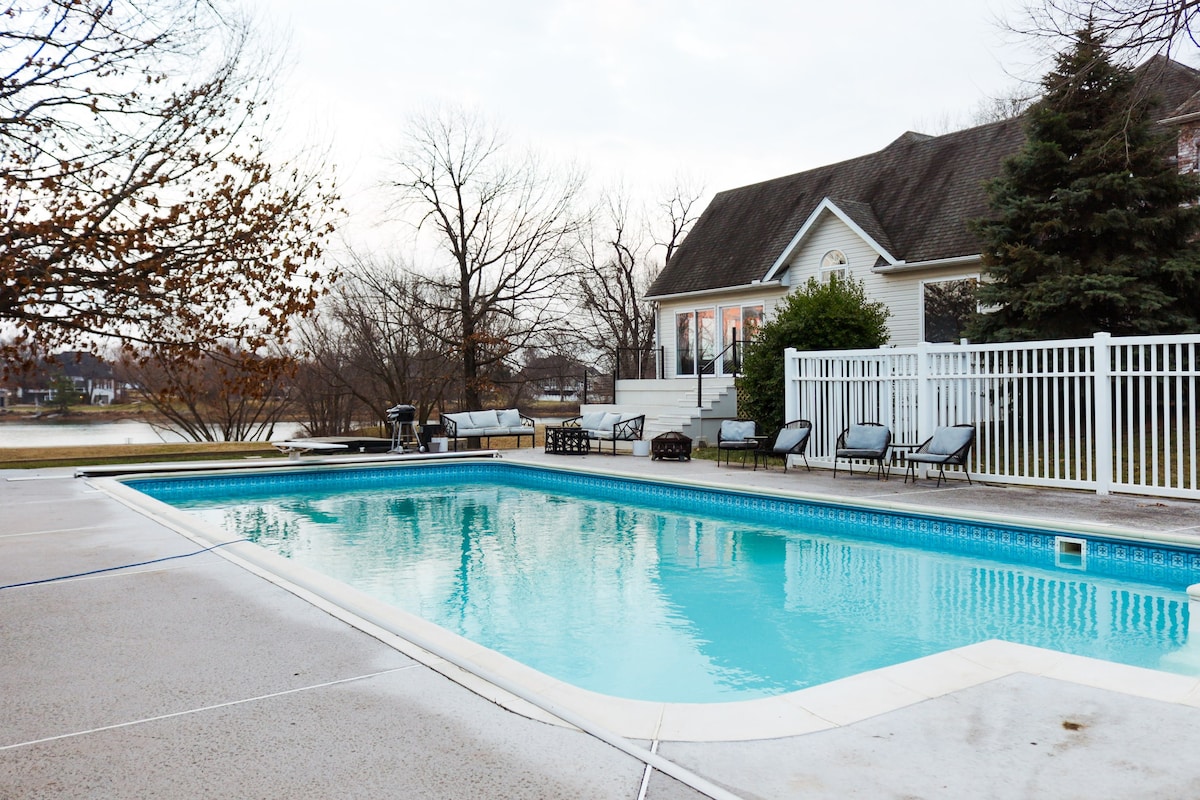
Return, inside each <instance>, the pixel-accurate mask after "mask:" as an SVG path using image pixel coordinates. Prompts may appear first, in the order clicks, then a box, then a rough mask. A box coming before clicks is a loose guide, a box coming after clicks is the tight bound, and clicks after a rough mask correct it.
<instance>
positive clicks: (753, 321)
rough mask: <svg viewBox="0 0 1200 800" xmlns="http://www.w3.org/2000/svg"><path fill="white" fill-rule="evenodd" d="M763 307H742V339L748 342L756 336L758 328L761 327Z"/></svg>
mask: <svg viewBox="0 0 1200 800" xmlns="http://www.w3.org/2000/svg"><path fill="white" fill-rule="evenodd" d="M762 321H763V307H762V306H746V307H745V308H743V309H742V339H743V340H745V341H747V342H749V341H753V340H754V338H755V337H756V336H758V329H759V328H761V327H762Z"/></svg>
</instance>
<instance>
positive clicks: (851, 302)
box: [739, 277, 891, 431]
mask: <svg viewBox="0 0 1200 800" xmlns="http://www.w3.org/2000/svg"><path fill="white" fill-rule="evenodd" d="M890 315H891V312H890V311H889V310H888V309H887V307H886V306H885V305H884V304H883V303H880V302H876V301H872V300H868V299H867V295H866V291H865V290H864V288H863V284H862V282H861V281H854V280H849V279H846V280H839V279H838V278H836V277H834V278H831V279H830V281H829V282H828V283H820V282H818V281H817V280H816V279H815V278H810V279H809V281H808V283H807V284H805V285H804V287H803V288H802V289H801V290H800V291H798V292H795V293H793V294H790V295H788V296H787V297H786V298H785V299H784V301H783V302H782V303H781V304H780V305H779V306H778V307H776V309H775V311H774V313H773V314H772V315H771V316H770V318H769V319H768V320H767V321H766V322H765V323H764V324H763V326H762V328H761V329H760V330H759V332H758V335H757V336H756V337H755V338H754V341H752V342H750V343H749V344H748V345H747V346H746V354H745V358H744V359H743V360H742V377H741V379H740V386H741V388H742V392H741V395H742V398H743V403H742V406H741V408H740V409H739V412H740V413H741V414H742V416H746V417H750V418H751V419H753V420H754V421H755V422H757V423H758V427H759V429H760V430H762V431H774V430H777V429H779V428H780V427H782V426H783V423H784V422H785V421H786V420H785V419H784V418H783V414H784V408H783V351H784V349H785V348H788V347H794V348H796V349H797V350H857V349H862V348H869V347H879V346H881V345H883V344H885V343H887V340H888V327H887V319H888V317H889V316H890Z"/></svg>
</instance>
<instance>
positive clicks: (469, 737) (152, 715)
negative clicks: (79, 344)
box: [0, 450, 1200, 800]
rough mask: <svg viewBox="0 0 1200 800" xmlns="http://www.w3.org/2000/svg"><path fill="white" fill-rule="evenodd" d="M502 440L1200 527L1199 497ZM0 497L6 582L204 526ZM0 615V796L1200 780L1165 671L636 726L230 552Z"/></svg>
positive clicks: (854, 792)
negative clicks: (1099, 493)
mask: <svg viewBox="0 0 1200 800" xmlns="http://www.w3.org/2000/svg"><path fill="white" fill-rule="evenodd" d="M503 457H504V458H506V459H512V460H517V461H522V462H530V463H544V464H555V465H567V466H569V465H572V464H575V465H579V466H582V467H585V468H588V469H613V470H617V471H620V472H625V473H631V474H646V475H653V476H661V477H667V478H683V479H690V480H697V481H704V482H708V483H722V484H727V485H730V486H747V487H753V488H756V489H780V490H785V491H793V492H797V491H798V492H804V493H811V494H820V495H830V496H839V497H850V498H861V499H864V500H872V501H884V502H896V503H902V504H905V505H912V506H914V507H918V508H925V509H930V510H948V511H954V510H963V511H970V512H988V513H994V514H1005V515H1011V517H1012V518H1013V519H1014V520H1015V519H1018V518H1025V519H1031V520H1045V521H1049V522H1055V521H1064V522H1069V523H1072V524H1091V525H1096V526H1111V527H1112V528H1115V529H1120V530H1128V531H1137V532H1144V533H1149V534H1170V535H1173V536H1183V537H1188V536H1196V537H1197V541H1198V542H1200V503H1191V502H1185V501H1173V500H1161V499H1157V498H1135V497H1127V496H1110V497H1096V496H1094V495H1088V494H1081V493H1069V492H1057V491H1037V490H1027V489H1015V488H1008V487H996V486H975V487H967V486H965V485H964V484H962V483H961V482H959V481H955V482H953V483H952V484H951V485H950V487H949V488H947V487H946V486H943V487H942V488H941V489H935V488H934V486H933V482H932V481H930V482H927V483H926V482H922V483H921V484H919V485H918V486H916V487H914V486H913V485H911V484H909V485H907V486H906V485H904V484H903V483H902V482H901V480H900V479H899V477H898V476H896V475H893V478H892V480H890V481H876V480H874V479H873V478H867V477H864V476H861V475H856V476H853V477H847V476H844V475H839V477H838V478H837V479H836V481H835V480H834V479H833V478H832V476H831V474H830V473H828V472H825V471H820V470H814V471H813V472H812V473H806V472H804V471H803V470H802V469H801V470H798V471H797V470H792V471H790V472H789V473H787V474H786V475H785V474H784V473H783V472H782V470H781V469H779V467H778V466H775V467H774V468H772V469H771V470H770V471H769V472H766V471H763V470H761V469H760V470H758V471H752V470H751V469H750V468H749V467H747V468H745V469H742V468H741V467H740V466H739V465H737V464H736V463H735V464H734V465H733V466H732V467H726V466H724V465H721V466H719V467H718V466H716V465H714V463H713V462H711V461H694V462H691V463H676V462H652V461H650V460H649V459H646V458H633V457H630V456H617V457H612V456H598V455H589V456H583V457H576V456H546V455H545V454H544V453H542V452H541V451H540V450H523V451H504V453H503ZM0 515H2V516H0V519H2V520H3V522H0V585H3V586H7V585H9V584H14V583H21V582H25V581H30V580H38V579H42V578H50V577H56V576H62V575H70V574H76V573H82V572H87V571H90V570H96V569H102V568H107V567H112V566H118V565H122V564H133V563H137V562H143V561H150V560H152V559H157V558H164V557H168V556H175V555H181V554H184V553H190V552H194V551H195V550H196V549H197V548H196V546H195V545H194V544H193V543H192V542H190V541H188V540H187V539H184V538H182V537H181V536H180V535H179V534H177V533H175V532H174V531H172V530H170V529H168V528H167V527H165V526H163V525H162V524H160V523H159V522H158V521H156V520H154V519H150V518H148V517H146V516H143V515H142V514H140V513H137V512H136V511H133V510H132V509H129V508H127V507H125V506H124V505H122V504H120V503H119V502H117V501H116V500H114V499H113V498H111V497H110V496H108V495H107V494H104V493H101V492H98V491H96V490H95V489H94V488H93V487H92V486H91V485H90V484H89V483H88V482H87V481H85V480H81V479H75V478H72V477H71V471H70V470H37V471H5V472H0ZM0 631H3V638H2V639H0V641H3V648H2V649H0V797H5V798H7V797H106V798H108V797H150V796H154V797H189V798H190V797H217V796H220V797H231V796H236V797H339V798H341V797H450V798H454V797H597V798H609V797H612V798H630V799H631V800H635V799H636V798H638V797H642V796H644V797H648V798H685V797H704V796H713V795H720V796H736V797H745V798H758V797H763V798H766V797H770V798H776V797H778V798H782V797H853V796H870V797H897V798H899V797H997V798H1005V797H1013V798H1016V797H1030V796H1038V795H1052V796H1058V797H1084V796H1087V797H1106V798H1118V797H1130V798H1132V797H1146V796H1154V797H1191V796H1197V795H1200V766H1197V765H1196V760H1195V757H1194V745H1193V744H1192V742H1193V740H1194V737H1195V731H1196V729H1197V726H1198V724H1200V708H1197V704H1198V703H1200V698H1198V697H1197V696H1195V695H1194V694H1193V695H1190V696H1176V695H1174V694H1171V693H1170V692H1168V693H1165V694H1159V693H1156V692H1154V691H1147V686H1146V684H1153V683H1155V682H1156V681H1158V680H1159V676H1162V675H1163V674H1162V673H1152V672H1149V671H1135V672H1136V673H1137V675H1136V677H1137V679H1136V681H1135V682H1136V683H1137V684H1139V685H1129V686H1127V687H1124V686H1122V685H1121V683H1120V682H1119V681H1116V682H1112V681H1108V679H1106V678H1104V679H1097V680H1089V679H1087V678H1086V676H1085V677H1084V679H1083V682H1080V680H1078V679H1066V678H1063V677H1050V676H1049V675H1048V674H1045V673H1043V674H1035V673H1033V672H1027V671H1020V670H1018V671H1014V672H1009V673H1007V674H1004V675H1002V676H999V677H996V678H994V679H991V680H986V681H983V682H976V683H972V684H971V685H969V686H965V687H964V688H961V689H959V690H957V691H951V692H949V693H937V694H936V695H935V696H928V697H926V698H925V699H921V698H916V699H914V700H913V701H912V702H908V703H905V704H904V705H902V706H900V707H896V708H894V709H893V710H890V711H885V712H883V713H878V714H874V715H870V716H866V717H858V718H855V715H850V718H849V719H848V720H847V721H844V722H843V723H842V724H837V720H836V719H833V720H831V721H832V722H833V723H834V724H833V725H832V726H829V727H826V728H825V729H823V730H819V731H816V732H813V733H807V734H804V735H799V736H787V737H782V738H774V739H765V740H756V741H743V742H720V741H718V742H703V743H701V742H683V741H679V740H675V739H671V738H669V737H665V738H664V739H663V740H662V741H659V742H656V743H652V742H649V741H637V742H634V743H633V745H634V746H635V747H634V749H633V750H632V751H623V750H621V749H618V748H616V747H614V746H612V745H611V744H609V743H606V742H605V741H603V740H601V739H600V738H597V737H596V736H593V735H589V734H586V733H582V732H580V731H578V730H574V729H570V728H565V727H562V726H555V725H549V724H546V723H545V722H538V721H534V720H531V719H528V718H526V717H524V716H521V715H518V714H515V713H512V712H509V711H505V710H504V709H502V708H500V707H498V706H497V705H495V704H494V703H492V702H491V701H489V700H486V699H484V698H483V697H481V696H479V695H477V694H475V693H472V692H471V691H469V690H467V689H465V688H463V687H462V686H460V685H459V684H457V683H454V682H452V681H450V680H447V679H446V678H445V677H443V676H442V675H441V674H439V673H438V672H436V671H434V670H432V669H430V668H429V667H426V666H424V665H422V664H420V663H419V662H417V661H415V660H413V659H411V658H409V657H408V656H406V655H404V654H403V653H401V652H400V651H398V650H397V649H396V648H394V647H391V646H389V644H387V642H386V641H385V640H384V639H381V638H376V637H373V636H370V635H368V634H367V633H364V632H362V631H360V630H357V629H355V628H352V627H350V626H349V625H347V624H346V623H344V622H342V621H341V620H339V619H337V618H335V617H334V616H332V615H331V614H329V613H327V611H326V610H325V609H323V608H322V607H320V606H319V605H314V604H311V603H310V602H308V601H306V599H304V598H302V597H299V596H297V595H295V594H292V593H290V592H287V591H285V590H284V589H282V588H280V587H279V586H276V585H275V584H273V583H270V582H268V581H266V580H263V579H262V578H261V577H259V576H258V575H255V574H253V573H251V572H248V571H246V570H244V569H242V568H241V567H239V566H237V565H235V564H233V563H231V562H230V561H228V560H226V559H224V558H222V557H221V556H220V555H219V554H218V553H217V552H207V553H202V554H198V555H194V556H191V557H187V558H179V559H176V560H171V561H162V562H158V563H154V564H147V565H145V566H142V567H132V568H129V569H125V570H120V571H115V572H105V573H99V574H96V575H92V576H88V577H80V578H76V579H72V580H66V581H59V582H54V583H44V584H37V585H33V586H25V587H19V588H12V589H5V590H3V591H0ZM1126 674H1128V673H1126ZM1076 677H1077V676H1076ZM1102 677H1103V676H1101V678H1102ZM1174 678H1176V676H1165V682H1166V683H1167V684H1172V683H1174V681H1173V680H1172V679H1174ZM1180 680H1185V681H1186V680H1188V679H1180ZM1096 684H1099V685H1096ZM1175 685H1176V686H1178V685H1179V684H1175ZM1147 694H1149V695H1150V696H1146V695H1147ZM851 704H852V698H848V699H847V700H846V701H845V706H843V707H842V710H843V711H844V709H845V708H846V707H848V706H849V705H851ZM826 713H827V715H828V717H830V718H836V717H837V716H838V715H839V708H830V709H828V710H827V712H826ZM639 750H640V751H641V752H646V753H649V751H651V750H653V751H655V755H654V758H650V759H646V758H642V757H640V756H639ZM647 760H651V761H654V763H655V768H652V769H650V770H647V768H646V764H645V762H646V761H647ZM663 762H666V763H665V764H664V763H663ZM671 765H675V766H676V767H677V769H672V768H671ZM672 772H673V773H674V774H675V777H672V776H671V774H669V773H672ZM689 784H691V785H689ZM694 787H699V789H697V788H694Z"/></svg>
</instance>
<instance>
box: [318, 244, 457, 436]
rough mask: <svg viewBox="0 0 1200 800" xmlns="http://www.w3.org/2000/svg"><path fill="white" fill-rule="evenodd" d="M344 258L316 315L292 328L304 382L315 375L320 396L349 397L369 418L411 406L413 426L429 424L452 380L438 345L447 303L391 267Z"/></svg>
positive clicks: (451, 366)
mask: <svg viewBox="0 0 1200 800" xmlns="http://www.w3.org/2000/svg"><path fill="white" fill-rule="evenodd" d="M351 259H352V260H351V261H350V262H349V263H347V264H346V265H345V266H344V268H343V269H344V275H343V278H342V279H341V280H340V281H338V283H337V284H336V285H335V286H334V288H333V291H332V292H331V293H330V295H329V296H328V297H327V298H326V299H325V301H324V303H323V306H322V309H321V313H320V314H318V315H315V316H314V317H313V318H311V319H309V320H306V321H305V322H304V323H303V324H302V325H301V326H300V330H299V332H300V342H301V347H302V349H303V350H304V359H305V363H306V364H307V366H308V369H309V371H311V372H312V373H314V374H312V375H309V378H310V379H312V380H316V379H317V378H318V376H319V379H320V380H321V381H323V384H324V389H323V396H325V397H326V398H330V399H331V398H333V397H335V396H338V395H339V394H341V395H344V396H346V397H349V398H353V400H354V405H355V406H356V407H357V408H359V409H364V410H366V411H368V412H369V413H370V415H371V416H372V417H373V418H374V419H376V420H381V421H382V420H384V419H385V418H386V413H385V412H386V410H387V408H388V407H390V406H392V405H394V404H395V403H397V402H403V403H411V404H412V405H414V406H415V407H416V409H417V418H418V419H419V420H426V419H429V418H430V417H431V416H432V415H433V413H434V411H435V410H438V409H440V408H441V407H442V405H443V404H444V401H445V397H446V392H447V389H448V387H449V386H450V384H451V383H452V382H454V380H455V379H456V377H457V376H458V372H457V370H458V369H459V365H458V363H457V361H455V360H454V359H453V358H451V357H450V356H449V355H448V353H447V348H446V346H445V344H444V343H443V332H444V331H445V330H446V329H447V327H448V326H449V325H450V324H451V323H452V320H450V319H449V316H450V315H449V314H448V312H446V311H445V310H443V309H444V308H445V307H446V306H447V305H448V303H447V300H446V298H444V297H440V296H438V294H437V292H438V291H439V290H438V289H437V287H433V286H430V285H429V284H427V283H426V282H424V281H422V280H421V279H420V278H419V276H416V275H413V274H410V273H407V272H405V271H404V270H403V269H401V268H400V267H399V266H398V265H396V264H391V263H379V262H377V261H375V260H373V259H371V258H366V257H362V256H358V255H355V254H351ZM344 404H345V401H343V405H344ZM312 416H313V414H312V413H311V412H310V417H312ZM310 430H311V429H310ZM337 432H338V433H341V432H344V430H343V431H337Z"/></svg>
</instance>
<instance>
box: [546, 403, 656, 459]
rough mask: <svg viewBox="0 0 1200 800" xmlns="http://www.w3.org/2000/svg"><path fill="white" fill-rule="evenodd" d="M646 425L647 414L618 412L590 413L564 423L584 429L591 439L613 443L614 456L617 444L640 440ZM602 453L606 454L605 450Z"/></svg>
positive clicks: (564, 424) (570, 426) (567, 425)
mask: <svg viewBox="0 0 1200 800" xmlns="http://www.w3.org/2000/svg"><path fill="white" fill-rule="evenodd" d="M645 424H646V415H645V414H621V413H619V412H616V411H589V412H588V413H586V414H580V415H579V416H578V417H571V418H570V419H568V420H564V421H563V426H564V427H567V428H582V429H583V430H584V431H585V432H586V433H587V436H588V438H589V439H595V440H598V441H605V442H612V453H613V455H616V452H617V442H633V441H638V440H640V439H641V438H642V428H643V427H644V426H645ZM600 452H601V453H603V452H604V450H603V448H601V449H600Z"/></svg>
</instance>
